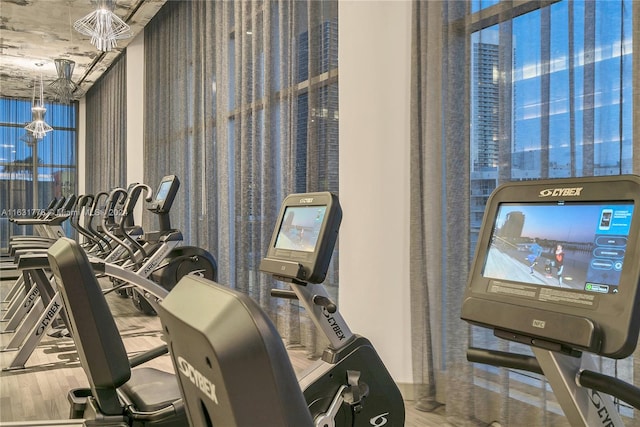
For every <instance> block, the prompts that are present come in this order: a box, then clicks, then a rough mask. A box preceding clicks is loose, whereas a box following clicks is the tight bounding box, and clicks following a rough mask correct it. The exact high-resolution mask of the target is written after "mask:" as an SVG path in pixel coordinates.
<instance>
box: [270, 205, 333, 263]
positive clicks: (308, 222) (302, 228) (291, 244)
mask: <svg viewBox="0 0 640 427" xmlns="http://www.w3.org/2000/svg"><path fill="white" fill-rule="evenodd" d="M326 210H327V207H326V206H289V207H287V208H286V210H285V212H284V216H283V218H284V219H283V221H282V224H281V225H280V231H279V232H278V237H277V238H276V243H275V247H276V248H278V249H290V250H294V251H303V252H313V251H315V249H316V244H317V242H318V236H319V234H320V228H321V227H322V221H323V220H324V216H325V213H326Z"/></svg>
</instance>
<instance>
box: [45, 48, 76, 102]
mask: <svg viewBox="0 0 640 427" xmlns="http://www.w3.org/2000/svg"><path fill="white" fill-rule="evenodd" d="M53 62H55V64H56V71H57V72H58V78H57V79H55V80H54V81H53V82H51V83H49V87H50V88H51V89H52V90H53V92H54V93H55V95H56V99H57V100H58V101H59V102H62V103H63V104H68V103H70V102H71V101H72V100H73V99H75V98H77V97H80V96H82V94H83V93H84V92H83V91H82V89H80V87H79V86H78V85H77V84H75V83H74V82H73V81H72V80H71V77H72V76H73V68H74V67H75V65H76V63H75V62H73V61H71V60H70V59H61V58H58V59H54V61H53Z"/></svg>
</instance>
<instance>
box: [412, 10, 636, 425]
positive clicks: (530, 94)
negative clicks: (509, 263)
mask: <svg viewBox="0 0 640 427" xmlns="http://www.w3.org/2000/svg"><path fill="white" fill-rule="evenodd" d="M639 7H640V4H638V2H634V1H631V0H610V1H591V0H559V1H557V0H543V1H538V0H535V1H533V0H532V1H519V2H514V1H510V0H488V1H485V0H477V1H470V2H457V1H441V2H415V3H414V22H413V29H414V32H413V37H412V42H413V43H412V48H413V52H414V56H413V63H412V89H413V90H412V153H414V154H415V155H416V156H419V158H420V159H421V160H420V162H416V164H415V166H414V167H413V168H412V171H411V174H412V178H413V181H412V188H411V192H412V206H413V208H414V210H413V212H412V219H411V224H412V233H411V239H412V244H413V245H414V246H415V247H416V249H412V256H414V255H415V258H412V271H413V270H415V272H414V273H413V278H414V279H413V280H412V282H413V283H412V286H413V287H414V288H416V290H417V291H416V294H420V292H418V291H422V290H426V291H428V292H422V294H421V295H424V297H423V298H424V304H416V305H415V307H414V308H413V312H412V314H413V316H414V319H416V323H415V324H414V325H413V326H414V329H415V332H414V338H413V340H414V343H418V344H419V343H421V342H422V344H423V345H422V346H417V348H420V349H421V351H422V353H424V354H427V356H428V357H424V358H422V359H420V360H424V362H425V363H424V364H423V365H421V366H420V372H414V374H416V375H417V377H419V378H420V380H421V381H422V382H424V384H425V385H428V386H429V387H426V388H425V393H424V397H423V398H422V401H424V402H426V403H427V404H429V403H431V402H432V401H433V400H437V399H441V400H440V401H442V402H445V403H446V405H447V414H448V415H451V416H452V417H455V418H456V419H463V420H467V421H472V422H478V421H484V422H487V423H488V422H491V421H492V420H498V421H500V422H501V423H504V425H521V424H522V423H523V422H524V423H526V424H527V425H566V423H567V421H566V419H565V418H564V417H563V416H562V411H561V408H560V407H559V405H558V403H557V401H556V399H555V397H554V395H553V392H552V391H551V388H550V387H549V385H548V384H547V382H546V379H545V378H543V377H541V376H537V375H534V374H531V375H529V374H523V373H522V372H519V371H516V370H510V369H505V368H492V367H488V366H485V365H481V364H471V363H469V362H468V360H467V350H468V348H469V346H476V347H481V348H491V349H499V350H504V351H509V350H517V351H519V352H523V351H524V352H526V351H527V349H526V348H523V346H518V345H516V344H512V343H509V342H507V341H505V340H498V339H497V338H495V337H494V336H493V334H492V332H490V331H487V330H483V329H480V328H477V327H474V326H470V325H469V324H467V323H465V322H464V321H462V320H461V319H460V312H461V305H462V301H463V298H464V295H465V289H466V283H467V278H468V274H469V268H470V266H471V260H472V258H473V254H474V249H475V245H476V240H477V236H478V233H479V231H480V226H481V222H482V218H483V214H484V210H485V205H486V202H487V199H488V197H489V195H490V194H491V192H492V191H493V190H494V189H495V188H496V187H497V186H498V185H499V184H501V183H505V182H508V181H521V180H535V179H543V178H545V179H546V178H560V177H580V176H599V175H619V174H625V173H638V172H640V169H638V166H639V163H638V159H639V158H640V157H639V154H640V148H639V147H640V146H639V144H638V134H639V132H638V128H637V126H636V127H635V128H634V126H633V124H634V120H635V122H637V121H638V120H637V118H638V109H637V106H638V100H639V99H640V98H638V93H637V88H634V82H635V86H636V87H637V83H638V81H639V79H638V74H637V73H635V74H634V73H633V70H634V65H633V64H634V63H635V64H636V65H635V69H637V64H638V57H637V55H636V56H635V57H634V55H633V47H634V46H636V47H637V46H638V45H639V40H638V38H637V37H634V36H635V35H637V34H638V30H637V27H638V20H637V16H639V14H638V12H639V11H640V9H639ZM634 26H635V28H634ZM636 50H637V49H636ZM634 89H635V92H634ZM634 102H635V107H636V108H635V110H634V108H633V106H634ZM634 135H635V138H634ZM462 165H464V166H462ZM433 206H438V207H439V214H440V218H443V219H444V220H443V221H441V222H438V221H432V220H431V215H432V211H433ZM433 236H435V238H434V237H433ZM425 241H426V242H432V241H435V242H436V243H435V244H433V243H430V245H431V246H429V245H427V244H425V243H424V242H425ZM413 264H415V265H416V266H419V267H420V268H415V269H414V268H413ZM423 265H424V267H423ZM425 318H426V319H429V322H424V321H422V320H421V319H425ZM431 343H434V344H433V345H431ZM427 348H429V350H428V351H427V350H422V349H427ZM421 356H422V354H420V355H416V356H414V357H416V359H417V358H418V357H421ZM598 363H599V364H600V367H601V369H602V370H603V371H604V372H606V373H607V374H610V375H617V376H619V377H620V378H623V379H624V380H627V381H629V382H633V379H634V378H635V379H636V380H635V382H636V384H637V378H638V376H639V374H638V366H640V364H639V363H638V357H635V356H634V357H633V358H629V359H626V360H621V361H614V360H611V359H606V358H599V360H598ZM427 404H425V405H424V407H427V408H428V407H430V406H432V405H427ZM620 412H621V413H622V414H623V415H624V416H633V415H634V413H633V411H632V410H631V409H630V408H629V407H628V406H625V405H624V404H621V406H620ZM523 420H526V421H523Z"/></svg>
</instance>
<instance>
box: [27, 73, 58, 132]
mask: <svg viewBox="0 0 640 427" xmlns="http://www.w3.org/2000/svg"><path fill="white" fill-rule="evenodd" d="M43 91H44V90H43V84H42V74H40V99H39V101H38V102H37V103H36V82H35V81H34V82H33V107H31V116H32V118H33V121H32V122H31V123H29V124H28V125H26V126H25V127H24V128H25V129H26V130H27V131H29V132H31V133H32V134H33V136H34V138H36V139H42V138H44V136H45V135H46V134H47V132H51V131H52V130H53V128H52V127H51V126H49V125H48V124H47V123H46V122H45V121H44V115H45V113H46V112H47V109H46V108H45V106H44V94H43Z"/></svg>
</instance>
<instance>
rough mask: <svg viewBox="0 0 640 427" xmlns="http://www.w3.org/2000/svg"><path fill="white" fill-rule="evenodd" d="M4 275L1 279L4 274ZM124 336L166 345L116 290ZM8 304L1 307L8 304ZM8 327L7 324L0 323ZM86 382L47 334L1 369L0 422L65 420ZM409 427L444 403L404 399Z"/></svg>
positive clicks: (2, 361)
mask: <svg viewBox="0 0 640 427" xmlns="http://www.w3.org/2000/svg"><path fill="white" fill-rule="evenodd" d="M0 279H2V278H0ZM12 283H13V280H2V281H0V297H1V298H2V299H4V295H6V293H7V292H8V289H9V288H10V286H11V284H12ZM107 299H108V301H109V304H110V307H111V309H112V312H113V313H114V317H115V318H116V322H117V324H118V327H119V329H120V331H121V334H122V338H123V341H124V344H125V347H126V349H127V351H128V352H129V354H130V356H132V355H134V354H136V353H138V352H142V351H145V350H148V349H151V348H153V347H156V346H158V345H160V344H162V333H161V328H160V321H159V319H158V318H157V317H149V316H145V315H142V314H140V313H139V312H137V311H136V310H135V309H134V308H133V306H132V305H131V301H130V300H128V299H124V298H121V297H118V296H117V295H115V294H109V295H108V296H107ZM5 306H6V304H2V305H1V307H2V308H5ZM0 327H1V328H3V327H4V323H0ZM11 335H12V334H0V347H3V348H4V347H5V346H6V344H7V343H8V342H9V340H10V339H11ZM14 354H15V352H13V351H8V352H2V353H0V367H1V368H4V367H6V366H8V365H9V362H10V361H11V360H12V359H13V356H14ZM289 354H290V356H291V361H292V364H293V366H294V369H295V370H296V371H297V372H299V371H301V370H303V369H305V368H306V367H307V366H308V365H309V364H310V363H311V361H310V360H309V359H307V357H306V353H305V352H304V351H302V350H290V352H289ZM145 366H153V367H156V368H158V369H162V370H165V371H167V372H173V366H172V364H171V360H170V358H169V356H162V357H159V358H157V359H155V360H153V361H151V362H149V363H148V364H146V365H145ZM86 386H87V379H86V376H85V374H84V371H83V370H82V368H81V366H80V362H79V361H78V355H77V353H76V351H75V346H74V344H73V340H71V339H70V338H50V337H46V338H44V339H43V340H42V342H41V343H40V345H39V346H38V347H37V348H36V350H35V351H34V352H33V354H32V356H31V357H30V359H29V360H28V362H27V363H26V365H25V368H24V369H20V370H13V371H4V370H3V371H2V372H0V426H2V425H9V424H11V422H16V421H19V422H25V421H29V422H33V424H36V423H37V421H38V420H63V419H67V418H68V417H69V408H70V405H69V402H68V401H67V392H68V390H70V389H73V388H80V387H86ZM405 406H406V423H405V425H406V426H407V427H418V426H421V427H435V426H438V427H441V426H445V427H446V426H450V424H449V423H447V421H446V418H445V417H444V415H443V414H444V408H443V407H441V408H439V409H438V410H437V411H436V412H435V413H425V412H420V411H417V410H416V409H415V408H414V406H413V402H410V401H407V402H405Z"/></svg>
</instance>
